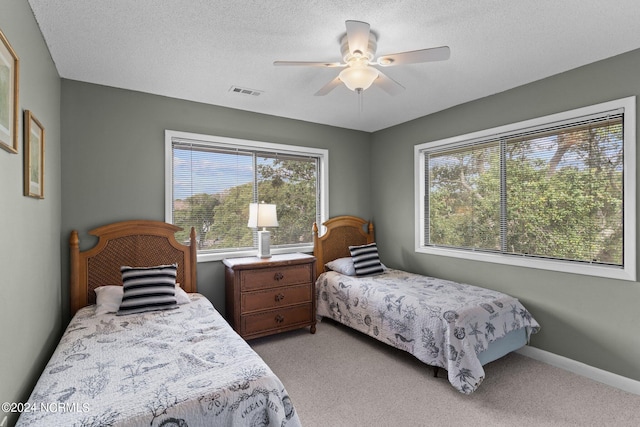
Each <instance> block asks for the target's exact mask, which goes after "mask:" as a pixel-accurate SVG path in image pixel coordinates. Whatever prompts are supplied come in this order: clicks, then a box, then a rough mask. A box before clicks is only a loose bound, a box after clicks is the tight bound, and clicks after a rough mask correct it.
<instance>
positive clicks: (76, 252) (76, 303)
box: [69, 230, 87, 315]
mask: <svg viewBox="0 0 640 427" xmlns="http://www.w3.org/2000/svg"><path fill="white" fill-rule="evenodd" d="M78 242H79V239H78V232H77V231H76V230H73V231H72V232H71V236H70V237H69V258H70V259H69V261H70V264H71V268H70V276H69V301H70V305H71V306H70V311H71V315H73V314H75V312H76V311H78V309H79V308H80V307H84V306H85V305H87V295H86V292H82V290H81V289H80V271H79V268H80V248H79V246H78Z"/></svg>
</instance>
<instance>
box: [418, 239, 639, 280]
mask: <svg viewBox="0 0 640 427" xmlns="http://www.w3.org/2000/svg"><path fill="white" fill-rule="evenodd" d="M416 252H417V253H423V254H430V255H439V256H447V257H453V258H461V259H468V260H472V261H481V262H492V263H495V264H503V265H511V266H516V267H527V268H536V269H539V270H549V271H558V272H562V273H572V274H580V275H583V276H595V277H603V278H607V279H618V280H628V281H634V282H635V281H636V270H635V263H634V262H626V265H631V266H630V267H626V268H622V267H613V266H606V265H599V264H589V263H578V262H575V263H574V262H567V261H560V260H552V259H540V258H531V257H525V256H516V255H513V256H512V255H503V254H497V253H496V254H493V253H487V252H479V251H478V252H475V251H470V250H461V249H452V248H441V247H432V246H419V247H417V248H416ZM625 261H626V260H625Z"/></svg>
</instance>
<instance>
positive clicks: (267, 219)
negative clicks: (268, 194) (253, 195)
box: [247, 203, 278, 228]
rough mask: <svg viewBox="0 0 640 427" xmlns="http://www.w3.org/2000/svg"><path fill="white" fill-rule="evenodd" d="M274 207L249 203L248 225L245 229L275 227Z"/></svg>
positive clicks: (276, 218) (276, 222) (276, 221)
mask: <svg viewBox="0 0 640 427" xmlns="http://www.w3.org/2000/svg"><path fill="white" fill-rule="evenodd" d="M277 226H278V215H277V214H276V205H271V204H267V203H249V223H248V224H247V227H251V228H259V227H277Z"/></svg>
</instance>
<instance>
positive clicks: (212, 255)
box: [198, 245, 313, 263]
mask: <svg viewBox="0 0 640 427" xmlns="http://www.w3.org/2000/svg"><path fill="white" fill-rule="evenodd" d="M295 252H303V253H309V254H311V253H313V245H305V246H295V247H286V248H271V253H272V254H274V255H275V254H291V253H295ZM257 254H258V250H257V249H251V250H244V251H231V252H202V253H198V263H201V262H211V261H222V260H223V259H225V258H239V257H248V256H256V255H257Z"/></svg>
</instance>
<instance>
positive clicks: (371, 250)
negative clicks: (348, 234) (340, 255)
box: [349, 243, 384, 276]
mask: <svg viewBox="0 0 640 427" xmlns="http://www.w3.org/2000/svg"><path fill="white" fill-rule="evenodd" d="M349 252H351V258H352V259H353V266H354V267H355V269H356V276H370V275H372V274H380V273H382V272H383V271H384V269H383V268H382V264H381V263H380V257H379V256H378V247H377V246H376V244H375V243H369V244H368V245H362V246H349Z"/></svg>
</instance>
